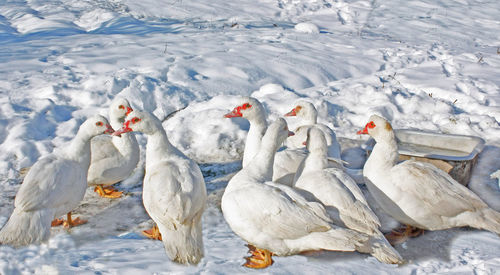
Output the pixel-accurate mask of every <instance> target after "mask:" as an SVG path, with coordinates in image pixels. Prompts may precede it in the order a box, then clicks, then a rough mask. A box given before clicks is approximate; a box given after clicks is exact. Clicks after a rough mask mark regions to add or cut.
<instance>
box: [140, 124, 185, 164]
mask: <svg viewBox="0 0 500 275" xmlns="http://www.w3.org/2000/svg"><path fill="white" fill-rule="evenodd" d="M178 152H179V150H177V148H175V147H174V146H173V145H172V144H171V143H170V141H169V140H168V138H167V133H166V132H165V130H164V129H163V127H162V128H161V129H157V130H156V131H155V132H154V133H152V134H149V135H148V143H147V145H146V165H147V164H148V163H154V162H155V160H159V159H162V158H164V157H165V156H166V155H171V154H177V153H178Z"/></svg>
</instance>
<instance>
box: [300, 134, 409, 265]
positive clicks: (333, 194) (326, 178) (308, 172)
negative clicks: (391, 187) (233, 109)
mask: <svg viewBox="0 0 500 275" xmlns="http://www.w3.org/2000/svg"><path fill="white" fill-rule="evenodd" d="M306 143H307V149H308V151H309V154H308V155H307V157H306V158H305V159H304V161H303V162H302V163H301V164H300V166H299V169H298V170H297V173H296V174H295V179H294V187H295V188H299V189H301V190H305V191H308V192H310V193H312V194H313V195H314V196H315V197H316V198H317V199H318V200H319V201H321V203H323V204H324V205H325V207H326V209H327V212H328V214H329V215H330V217H331V218H332V219H333V220H334V221H335V224H337V225H341V226H344V227H347V228H350V229H353V230H356V231H359V232H362V233H365V234H368V235H371V236H374V237H376V239H377V240H376V241H375V243H374V246H381V247H384V249H387V250H392V254H393V255H394V258H393V259H392V260H393V262H394V263H396V262H402V258H401V256H400V255H399V253H398V252H397V251H396V250H394V249H393V248H392V247H391V246H390V244H389V243H388V241H387V240H386V239H385V237H384V235H383V234H382V232H380V230H379V227H380V221H379V219H378V217H377V216H376V215H375V213H373V211H372V210H371V209H370V206H369V205H368V203H367V202H366V199H365V197H364V195H363V193H362V191H361V189H359V187H358V185H357V184H356V182H355V181H354V180H353V179H352V178H351V177H350V176H349V175H348V174H347V173H346V172H344V169H343V167H342V165H341V164H339V163H337V167H332V162H331V160H330V161H329V159H328V156H327V153H328V151H327V146H326V140H325V136H324V134H323V132H322V131H321V130H320V129H319V128H317V127H316V126H313V127H311V128H310V129H309V131H308V133H307V142H306Z"/></svg>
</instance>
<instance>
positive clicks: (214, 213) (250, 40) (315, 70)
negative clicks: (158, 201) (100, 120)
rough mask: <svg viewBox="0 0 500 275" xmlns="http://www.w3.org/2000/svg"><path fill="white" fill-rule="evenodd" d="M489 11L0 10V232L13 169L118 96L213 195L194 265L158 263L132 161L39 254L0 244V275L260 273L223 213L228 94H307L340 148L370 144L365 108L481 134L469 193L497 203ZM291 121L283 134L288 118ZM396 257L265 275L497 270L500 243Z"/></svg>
mask: <svg viewBox="0 0 500 275" xmlns="http://www.w3.org/2000/svg"><path fill="white" fill-rule="evenodd" d="M499 10H500V2H499V1H496V0H490V1H488V0H482V1H481V0H441V1H431V0H416V1H403V0H383V1H382V0H344V1H342V0H338V1H333V0H255V1H238V0H236V1H223V0H212V1H202V0H142V1H131V0H99V1H90V0H68V1H56V0H27V1H24V0H13V1H9V0H8V1H3V2H2V3H0V152H1V154H0V190H1V191H0V224H3V223H4V222H5V221H6V220H7V218H8V217H9V215H10V213H11V211H12V209H13V200H14V196H15V194H16V192H17V189H18V188H19V185H20V182H21V179H20V176H19V171H20V169H21V168H24V167H29V166H31V165H32V164H33V163H34V162H35V161H36V160H37V159H38V158H39V157H40V156H43V155H45V154H47V153H49V152H52V150H53V149H54V147H57V146H62V145H64V144H65V143H66V142H67V141H68V140H70V139H71V138H72V136H73V135H74V134H75V132H76V130H77V129H78V126H79V125H80V123H81V122H82V121H83V120H84V119H85V118H86V117H87V116H89V115H91V114H93V113H96V112H97V113H101V114H106V110H107V107H108V105H109V103H110V102H111V100H112V99H113V98H114V97H115V96H117V95H121V96H124V97H126V98H128V99H129V100H130V101H131V102H132V105H133V107H135V108H138V109H145V110H148V111H152V112H154V114H156V115H157V116H158V117H159V118H160V119H164V124H163V125H164V127H165V129H166V130H167V133H168V135H169V138H170V140H171V142H172V143H174V144H175V145H176V146H178V147H179V148H180V149H181V150H182V151H183V152H185V153H186V154H187V155H189V156H190V157H192V158H193V159H195V160H196V161H197V162H198V163H200V166H201V168H202V171H203V173H204V175H205V180H206V183H207V188H208V191H209V192H210V201H209V205H208V207H207V210H206V212H205V214H204V217H203V225H204V241H205V254H206V256H205V258H204V259H203V260H202V262H201V263H200V264H199V265H198V266H191V267H185V266H180V265H177V264H174V263H172V262H170V261H169V260H168V258H167V257H166V255H165V252H164V250H163V245H162V244H161V242H157V241H151V240H148V239H145V238H143V237H142V236H141V235H140V231H141V229H144V228H146V227H148V226H149V225H150V221H149V218H148V216H147V214H146V213H145V211H144V209H143V206H142V202H141V190H142V185H141V184H142V175H143V160H141V164H140V166H139V167H138V168H137V170H136V171H135V172H134V174H133V175H132V176H131V178H129V179H127V180H126V181H124V182H122V183H121V184H120V186H119V187H120V188H124V189H126V191H127V192H128V195H127V196H125V197H124V198H122V199H118V200H109V199H101V198H98V197H97V196H96V195H95V194H94V193H93V192H91V190H90V189H89V190H88V192H87V195H86V198H85V200H84V201H83V202H82V204H81V206H80V207H79V208H78V209H77V211H76V213H77V214H79V215H81V216H83V217H84V218H88V219H89V223H88V224H86V225H83V226H81V227H77V228H74V229H71V230H70V231H65V230H62V229H54V230H53V232H52V238H51V239H50V241H49V242H48V243H47V244H42V245H32V246H29V247H26V248H20V249H13V248H11V247H8V246H0V274H19V273H23V274H24V273H40V274H57V273H60V274H73V273H75V272H78V273H83V274H152V273H209V274H213V273H227V274H233V273H247V272H248V273H255V271H252V270H248V269H246V268H243V267H241V264H242V262H243V258H242V257H243V256H246V250H247V248H246V247H245V246H244V242H243V241H242V240H241V239H239V238H238V237H237V236H236V235H234V233H232V231H231V230H230V228H229V227H228V225H227V224H226V223H225V221H224V219H223V217H222V214H221V212H220V209H219V208H218V203H220V195H221V193H222V191H223V188H224V186H225V185H226V184H227V181H228V180H229V179H230V177H231V176H232V174H233V173H234V172H236V171H238V169H239V168H240V167H241V162H240V159H241V154H242V151H243V146H244V139H245V137H246V131H247V130H248V123H247V122H246V121H244V120H242V119H226V118H223V114H225V113H226V112H228V111H230V110H231V109H232V108H233V107H234V103H235V102H236V101H237V100H238V96H240V95H252V96H254V97H256V98H258V99H260V100H261V101H262V102H263V103H264V105H265V106H266V108H267V109H268V111H269V112H270V115H269V119H270V120H271V119H274V118H276V117H278V116H281V115H283V114H284V113H286V112H288V111H289V110H290V109H291V107H292V106H293V104H294V102H295V101H296V100H297V99H299V98H304V97H305V98H308V99H309V100H310V101H312V102H314V103H315V105H316V106H317V108H318V110H319V120H320V122H322V123H324V124H327V125H329V126H330V127H332V129H334V130H335V131H336V133H337V136H338V137H339V139H340V140H341V141H342V144H343V145H346V146H345V148H347V144H351V145H352V144H359V143H361V142H362V141H363V140H364V139H366V137H360V136H357V135H356V131H357V130H359V129H361V128H362V127H363V126H364V124H365V123H366V122H367V119H368V117H369V116H370V114H372V113H379V114H382V115H384V116H386V117H387V118H389V119H390V120H391V121H392V124H393V127H394V128H414V129H422V130H429V131H437V132H443V133H454V134H467V135H475V136H479V137H481V138H483V139H485V140H486V147H485V149H484V151H483V152H482V153H481V155H480V157H479V161H478V163H477V165H476V167H475V169H474V171H473V175H472V179H471V181H470V185H469V187H470V188H471V189H472V190H474V191H475V192H476V193H478V194H479V195H480V196H481V197H482V198H483V199H484V200H485V201H486V202H487V203H488V204H489V205H491V206H492V207H493V208H495V209H497V210H500V199H499V198H500V190H499V185H498V182H497V180H496V179H493V178H490V174H491V173H493V172H495V171H497V170H499V169H500V162H499V160H500V78H499V77H498V76H499V75H500V36H499V33H498V31H499V30H500V17H499V16H498V15H499V13H498V11H499ZM174 111H178V112H176V113H173V114H172V112H174ZM169 114H171V115H169ZM287 120H288V122H289V124H290V128H291V129H293V128H294V126H295V125H296V123H297V122H296V120H295V119H294V118H290V119H287ZM138 139H139V142H140V144H141V146H144V144H145V142H146V139H145V137H144V136H141V135H138ZM358 149H359V148H358ZM359 152H360V151H359V150H356V148H354V149H352V150H348V151H345V154H344V156H345V157H347V158H351V159H359V158H360V156H361V157H362V155H360V153H359ZM143 158H144V156H142V159H143ZM389 225H390V220H388V223H387V224H386V227H390V226H389ZM396 249H397V250H398V251H399V252H400V253H401V254H402V256H403V257H404V258H405V259H406V260H407V264H405V265H403V266H400V267H397V266H391V265H385V264H381V263H379V262H377V261H376V260H375V259H374V258H373V257H370V256H367V255H362V254H359V253H333V252H324V253H320V254H317V255H314V256H292V257H283V258H278V257H276V258H275V264H274V265H273V266H271V267H269V268H268V269H267V270H265V272H268V273H273V274H288V273H297V274H299V273H300V274H303V273H307V274H328V273H332V272H334V271H335V272H336V273H339V274H346V273H349V274H355V273H358V274H367V273H372V274H381V273H394V274H401V273H406V274H410V273H411V274H421V273H454V274H458V273H475V274H494V273H495V272H498V270H500V238H499V237H498V236H496V235H495V234H493V233H489V232H484V231H478V230H471V229H451V230H445V231H439V232H438V231H436V232H427V233H426V234H425V235H424V236H422V237H419V238H417V239H412V240H409V241H407V242H406V243H405V244H403V245H399V246H396Z"/></svg>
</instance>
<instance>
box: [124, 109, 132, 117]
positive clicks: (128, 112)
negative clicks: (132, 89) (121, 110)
mask: <svg viewBox="0 0 500 275" xmlns="http://www.w3.org/2000/svg"><path fill="white" fill-rule="evenodd" d="M132 111H133V109H132V108H130V107H127V112H126V113H125V115H126V116H127V115H128V114H130V113H131V112H132Z"/></svg>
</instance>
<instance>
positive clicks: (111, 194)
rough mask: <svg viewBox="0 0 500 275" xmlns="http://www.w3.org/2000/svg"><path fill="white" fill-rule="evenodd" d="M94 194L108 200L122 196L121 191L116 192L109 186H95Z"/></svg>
mask: <svg viewBox="0 0 500 275" xmlns="http://www.w3.org/2000/svg"><path fill="white" fill-rule="evenodd" d="M94 192H96V193H97V194H98V195H99V196H101V197H103V198H110V199H117V198H120V197H121V196H122V194H123V191H118V190H116V189H115V188H114V187H113V186H111V185H110V186H106V187H104V186H103V185H102V184H99V185H97V186H96V187H95V188H94Z"/></svg>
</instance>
